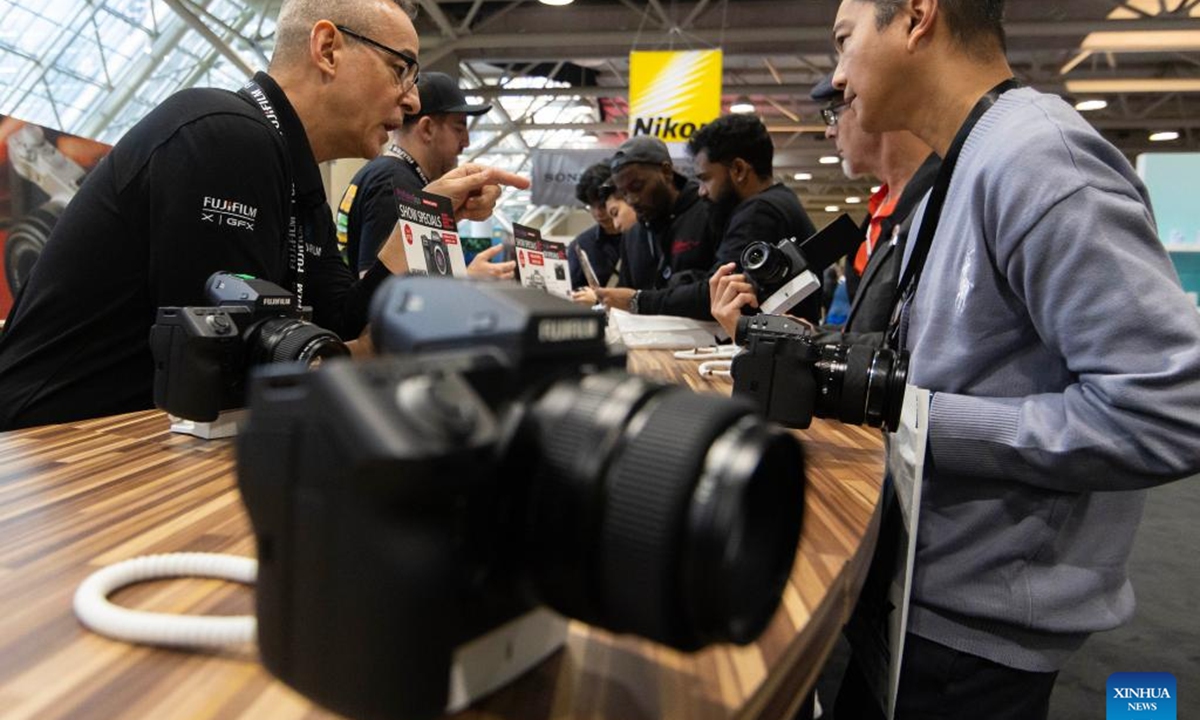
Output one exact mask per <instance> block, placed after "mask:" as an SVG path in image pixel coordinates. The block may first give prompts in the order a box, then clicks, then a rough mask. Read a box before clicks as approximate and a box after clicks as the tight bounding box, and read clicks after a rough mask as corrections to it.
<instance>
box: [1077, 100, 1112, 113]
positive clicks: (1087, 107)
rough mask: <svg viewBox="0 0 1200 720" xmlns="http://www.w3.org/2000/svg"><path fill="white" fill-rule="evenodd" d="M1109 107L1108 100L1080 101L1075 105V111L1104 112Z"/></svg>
mask: <svg viewBox="0 0 1200 720" xmlns="http://www.w3.org/2000/svg"><path fill="white" fill-rule="evenodd" d="M1106 107H1108V101H1107V100H1098V99H1097V100H1080V101H1079V102H1077V103H1075V109H1076V110H1078V111H1079V112H1091V111H1092V110H1103V109H1104V108H1106Z"/></svg>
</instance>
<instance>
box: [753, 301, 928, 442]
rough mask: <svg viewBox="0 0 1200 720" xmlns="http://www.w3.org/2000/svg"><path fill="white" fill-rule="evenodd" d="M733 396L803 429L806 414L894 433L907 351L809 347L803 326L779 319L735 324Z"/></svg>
mask: <svg viewBox="0 0 1200 720" xmlns="http://www.w3.org/2000/svg"><path fill="white" fill-rule="evenodd" d="M736 341H737V343H738V344H739V345H741V346H743V348H745V349H744V350H743V351H742V352H741V353H740V354H738V355H736V356H735V357H734V358H733V364H732V366H731V367H730V372H731V374H732V375H733V392H734V394H735V395H741V396H745V397H748V398H750V399H752V400H753V402H754V403H755V404H756V405H757V406H758V407H759V408H760V409H761V411H762V413H763V414H764V415H766V416H767V418H768V419H770V420H773V421H775V422H777V423H779V424H781V425H785V426H787V427H792V428H807V427H808V426H809V425H810V424H812V419H813V417H814V416H815V417H820V418H833V419H836V420H839V421H841V422H843V423H847V424H851V425H869V426H871V427H883V428H884V429H885V430H895V429H896V427H897V425H898V423H899V421H900V409H901V406H902V405H903V401H904V389H905V384H906V383H907V381H908V353H906V352H900V353H896V352H893V351H891V350H888V349H884V348H876V347H873V346H870V345H845V344H839V343H817V342H814V341H813V339H812V336H811V335H810V333H809V331H808V329H807V328H806V327H804V326H803V325H801V324H800V323H799V322H796V321H795V320H792V319H791V318H788V317H784V316H780V315H756V316H753V317H743V318H739V319H738V329H737V337H736Z"/></svg>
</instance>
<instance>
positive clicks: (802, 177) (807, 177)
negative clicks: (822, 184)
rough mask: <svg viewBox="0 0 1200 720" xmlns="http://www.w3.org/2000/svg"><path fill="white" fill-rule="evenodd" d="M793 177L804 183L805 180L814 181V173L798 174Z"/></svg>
mask: <svg viewBox="0 0 1200 720" xmlns="http://www.w3.org/2000/svg"><path fill="white" fill-rule="evenodd" d="M792 177H794V178H796V179H797V180H799V181H801V182H803V181H805V180H812V173H796V174H795V175H793V176H792Z"/></svg>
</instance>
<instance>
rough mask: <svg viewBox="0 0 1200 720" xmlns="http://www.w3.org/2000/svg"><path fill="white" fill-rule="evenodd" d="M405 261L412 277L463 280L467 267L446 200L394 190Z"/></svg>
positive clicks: (448, 203) (403, 190)
mask: <svg viewBox="0 0 1200 720" xmlns="http://www.w3.org/2000/svg"><path fill="white" fill-rule="evenodd" d="M395 193H396V210H397V213H398V215H399V221H398V222H399V225H400V234H401V235H402V236H403V237H404V258H405V259H406V260H408V271H409V272H410V273H412V274H414V275H449V276H453V277H466V275H467V263H466V260H465V259H464V257H463V247H462V243H460V242H459V241H458V226H457V224H455V222H454V212H453V206H452V204H451V203H450V199H449V198H444V197H442V196H441V195H433V194H430V193H426V192H420V191H417V192H415V193H413V192H409V191H407V190H405V189H403V188H396V190H395Z"/></svg>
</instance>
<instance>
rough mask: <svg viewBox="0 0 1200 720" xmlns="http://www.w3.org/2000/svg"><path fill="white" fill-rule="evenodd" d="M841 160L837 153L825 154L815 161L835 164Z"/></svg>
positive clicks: (823, 163)
mask: <svg viewBox="0 0 1200 720" xmlns="http://www.w3.org/2000/svg"><path fill="white" fill-rule="evenodd" d="M841 161H842V159H841V158H840V157H838V156H837V155H826V156H824V157H822V158H821V159H820V160H818V161H817V162H819V163H821V164H822V165H837V164H838V163H840V162H841Z"/></svg>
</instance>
